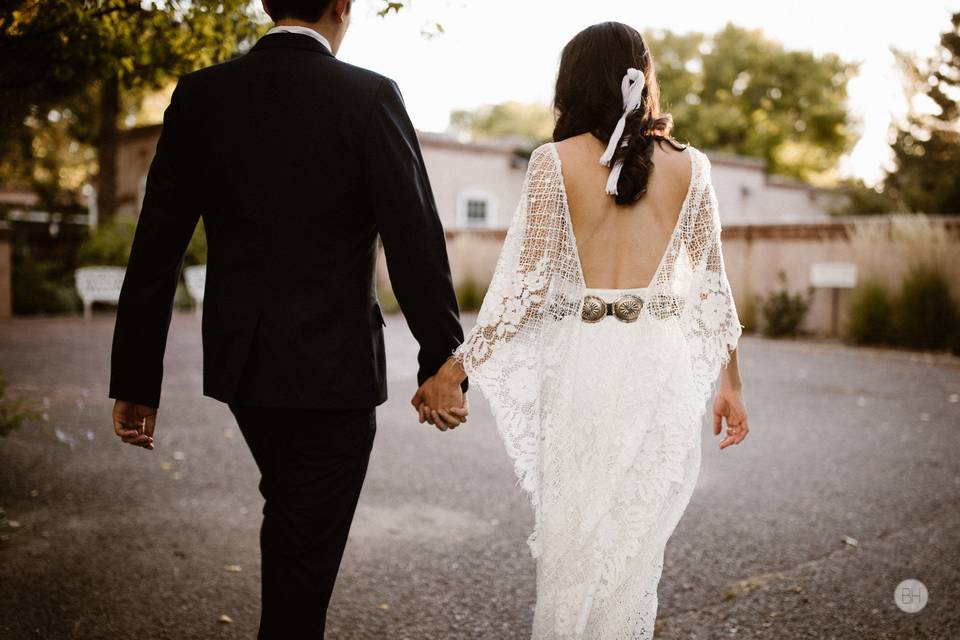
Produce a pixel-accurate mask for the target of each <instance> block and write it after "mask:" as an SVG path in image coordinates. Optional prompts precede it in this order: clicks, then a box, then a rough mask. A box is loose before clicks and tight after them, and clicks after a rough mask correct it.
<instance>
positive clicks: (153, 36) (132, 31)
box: [0, 0, 264, 213]
mask: <svg viewBox="0 0 960 640" xmlns="http://www.w3.org/2000/svg"><path fill="white" fill-rule="evenodd" d="M263 29H264V25H261V24H260V23H259V21H258V19H257V14H256V12H255V5H254V4H253V3H252V2H251V1H250V0H189V1H186V0H183V1H181V0H166V1H161V0H145V1H141V0H12V1H11V2H6V3H4V4H3V5H2V8H0V159H3V160H4V161H5V162H4V163H3V164H2V165H0V167H4V166H5V168H6V169H7V171H6V172H5V174H6V175H4V176H3V177H5V178H7V180H8V181H10V180H11V179H12V181H14V182H24V181H27V182H34V183H38V184H39V185H40V186H41V187H43V186H47V187H49V188H50V189H51V190H56V188H58V187H60V188H67V189H69V188H72V187H75V185H73V184H71V183H70V181H69V180H64V179H63V178H65V177H68V176H64V175H63V174H61V173H60V169H59V168H58V167H49V168H47V173H48V174H52V175H51V176H48V177H50V178H51V179H49V180H46V181H45V180H44V179H43V172H42V171H41V172H40V175H38V174H37V169H38V167H40V168H42V167H43V166H44V164H45V163H47V164H49V163H52V162H55V161H56V160H57V159H60V158H68V159H69V157H70V153H69V151H70V143H69V142H64V141H63V140H61V141H60V142H58V143H50V144H46V145H44V144H39V145H38V144H36V140H37V139H38V138H40V137H42V136H43V135H47V134H49V131H50V130H51V129H58V128H59V129H60V130H61V136H60V137H61V138H63V137H66V138H69V139H70V141H72V142H73V143H75V144H78V145H83V144H87V145H89V144H94V143H96V145H97V147H98V149H97V154H96V156H97V160H99V162H98V164H99V165H100V166H99V169H100V172H101V183H102V182H104V180H103V177H104V172H105V171H107V170H108V169H109V170H114V169H115V167H111V166H107V165H110V164H112V163H115V155H114V153H115V145H116V130H117V127H118V124H119V123H118V121H117V120H118V118H119V117H120V116H122V115H123V114H122V107H123V105H124V97H125V96H129V95H131V94H136V93H137V92H142V91H144V90H149V89H154V88H156V87H159V86H161V85H163V84H165V83H167V82H170V81H171V79H173V78H176V77H178V76H180V75H182V74H184V73H187V72H189V71H191V70H193V69H196V68H199V67H203V66H206V65H209V64H212V63H214V62H217V61H220V60H224V59H227V58H229V57H231V56H233V55H235V54H236V53H237V51H240V50H242V49H244V48H245V47H248V46H249V45H250V44H252V42H253V41H254V40H255V39H256V37H257V35H258V34H259V33H260V32H261V31H262V30H263ZM52 114H55V115H52ZM105 156H106V157H105ZM101 187H102V189H101V190H103V189H109V188H110V185H109V184H108V185H101ZM104 213H109V212H104Z"/></svg>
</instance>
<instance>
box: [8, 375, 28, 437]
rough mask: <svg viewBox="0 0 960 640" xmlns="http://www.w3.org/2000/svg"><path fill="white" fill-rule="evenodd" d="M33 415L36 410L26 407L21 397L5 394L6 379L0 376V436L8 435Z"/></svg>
mask: <svg viewBox="0 0 960 640" xmlns="http://www.w3.org/2000/svg"><path fill="white" fill-rule="evenodd" d="M35 417H36V412H35V411H34V410H32V409H30V408H28V407H27V405H26V402H25V401H24V400H23V398H12V397H10V396H8V395H7V380H6V378H4V377H3V376H0V436H7V435H10V432H11V431H13V430H14V429H19V428H20V427H21V426H23V423H24V422H26V421H27V420H32V419H34V418H35Z"/></svg>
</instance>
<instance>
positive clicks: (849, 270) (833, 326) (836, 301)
mask: <svg viewBox="0 0 960 640" xmlns="http://www.w3.org/2000/svg"><path fill="white" fill-rule="evenodd" d="M810 284H811V285H812V286H814V287H818V288H821V289H830V291H831V297H830V331H831V332H832V333H833V335H837V334H838V333H839V327H838V326H837V325H838V323H839V319H838V317H839V306H840V289H852V288H853V287H855V286H856V285H857V265H856V264H854V263H853V262H814V263H811V264H810Z"/></svg>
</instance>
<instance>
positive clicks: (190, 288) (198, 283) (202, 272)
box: [183, 264, 207, 316]
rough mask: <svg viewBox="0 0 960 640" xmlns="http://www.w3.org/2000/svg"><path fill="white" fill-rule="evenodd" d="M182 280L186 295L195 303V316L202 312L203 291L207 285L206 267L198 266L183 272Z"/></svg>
mask: <svg viewBox="0 0 960 640" xmlns="http://www.w3.org/2000/svg"><path fill="white" fill-rule="evenodd" d="M183 279H184V280H186V282H187V293H189V294H190V297H191V298H193V299H194V300H195V301H196V303H197V315H198V316H199V315H200V314H201V313H202V312H203V290H204V287H206V284H207V265H205V264H198V265H194V266H192V267H187V268H186V269H184V270H183Z"/></svg>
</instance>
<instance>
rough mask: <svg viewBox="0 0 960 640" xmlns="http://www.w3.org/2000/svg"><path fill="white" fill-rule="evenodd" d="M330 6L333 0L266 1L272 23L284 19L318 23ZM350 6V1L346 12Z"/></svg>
mask: <svg viewBox="0 0 960 640" xmlns="http://www.w3.org/2000/svg"><path fill="white" fill-rule="evenodd" d="M331 4H333V0H267V6H268V7H269V8H270V17H271V18H273V21H274V22H276V21H278V20H283V19H284V18H291V19H293V20H302V21H304V22H318V21H319V20H320V18H322V17H323V14H324V13H326V12H327V9H329V8H330V5H331ZM351 4H353V2H352V0H351V2H349V3H348V4H347V11H349V10H350V5H351Z"/></svg>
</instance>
